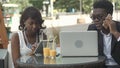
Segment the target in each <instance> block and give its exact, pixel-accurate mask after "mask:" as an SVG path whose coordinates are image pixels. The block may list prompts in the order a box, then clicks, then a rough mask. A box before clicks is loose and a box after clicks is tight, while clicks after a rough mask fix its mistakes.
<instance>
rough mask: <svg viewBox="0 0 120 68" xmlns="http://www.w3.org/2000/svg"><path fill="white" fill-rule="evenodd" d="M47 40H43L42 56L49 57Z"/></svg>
mask: <svg viewBox="0 0 120 68" xmlns="http://www.w3.org/2000/svg"><path fill="white" fill-rule="evenodd" d="M49 46H50V45H49V44H48V41H47V40H43V56H44V57H49V55H50V48H49Z"/></svg>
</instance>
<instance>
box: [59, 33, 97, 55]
mask: <svg viewBox="0 0 120 68" xmlns="http://www.w3.org/2000/svg"><path fill="white" fill-rule="evenodd" d="M60 47H61V55H62V56H98V37H97V32H96V31H82V32H81V31H74V32H72V31H61V32H60Z"/></svg>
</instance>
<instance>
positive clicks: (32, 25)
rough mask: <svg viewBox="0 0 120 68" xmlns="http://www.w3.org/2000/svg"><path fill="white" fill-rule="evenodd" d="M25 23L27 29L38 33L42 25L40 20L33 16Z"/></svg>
mask: <svg viewBox="0 0 120 68" xmlns="http://www.w3.org/2000/svg"><path fill="white" fill-rule="evenodd" d="M24 24H25V28H26V30H27V31H29V32H31V33H37V32H38V30H39V29H40V26H41V25H40V23H39V22H36V21H35V20H34V19H31V18H28V19H27V20H26V21H25V23H24Z"/></svg>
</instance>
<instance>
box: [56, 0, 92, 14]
mask: <svg viewBox="0 0 120 68" xmlns="http://www.w3.org/2000/svg"><path fill="white" fill-rule="evenodd" d="M92 4H93V0H81V5H82V6H81V5H80V0H56V2H55V3H54V7H55V9H66V10H69V9H71V8H74V9H75V11H80V6H81V7H82V11H83V12H85V13H89V12H90V11H91V7H92Z"/></svg>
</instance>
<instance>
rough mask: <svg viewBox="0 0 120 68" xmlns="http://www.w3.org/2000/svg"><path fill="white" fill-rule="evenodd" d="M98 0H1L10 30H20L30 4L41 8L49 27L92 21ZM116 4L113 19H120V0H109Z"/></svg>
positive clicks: (8, 29)
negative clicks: (91, 16) (94, 4)
mask: <svg viewBox="0 0 120 68" xmlns="http://www.w3.org/2000/svg"><path fill="white" fill-rule="evenodd" d="M94 1H96V0H0V2H1V6H2V11H3V16H4V22H5V26H6V28H7V31H8V33H9V32H16V31H18V26H19V20H20V16H21V13H22V12H23V10H24V9H25V8H26V7H28V6H34V7H36V8H39V10H40V12H41V13H42V17H43V19H44V20H45V22H44V25H45V26H47V28H49V27H53V26H54V27H57V26H69V25H77V24H87V23H92V20H91V19H90V14H91V12H92V11H91V10H92V5H93V2H94ZM109 1H111V2H112V3H113V5H114V13H113V19H114V20H117V21H120V0H109Z"/></svg>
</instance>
